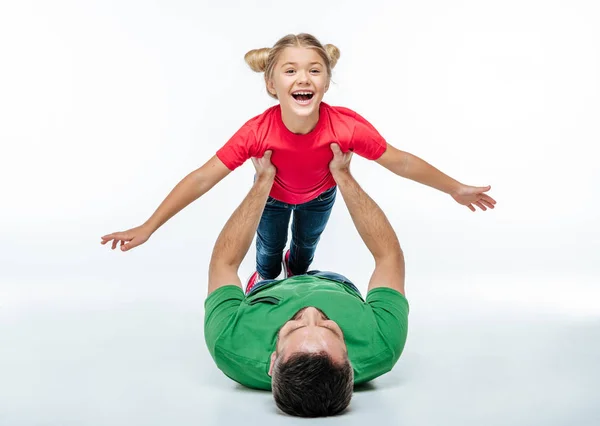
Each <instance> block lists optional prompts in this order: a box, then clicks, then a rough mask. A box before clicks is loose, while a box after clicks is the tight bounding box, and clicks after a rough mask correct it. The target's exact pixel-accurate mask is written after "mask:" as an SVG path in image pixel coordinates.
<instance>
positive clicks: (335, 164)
mask: <svg viewBox="0 0 600 426" xmlns="http://www.w3.org/2000/svg"><path fill="white" fill-rule="evenodd" d="M329 146H330V148H331V151H332V152H333V159H332V160H331V162H330V163H329V170H330V171H331V173H332V174H335V173H340V172H342V173H343V172H350V160H352V151H348V152H342V150H341V149H340V146H339V145H338V144H337V143H332V144H330V145H329Z"/></svg>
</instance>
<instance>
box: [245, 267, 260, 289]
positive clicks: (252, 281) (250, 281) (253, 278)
mask: <svg viewBox="0 0 600 426" xmlns="http://www.w3.org/2000/svg"><path fill="white" fill-rule="evenodd" d="M263 280H264V278H263V277H261V276H260V274H259V273H258V271H254V273H253V274H252V275H250V278H248V282H247V283H246V294H248V293H250V290H252V287H254V285H255V284H256V283H257V282H260V281H263Z"/></svg>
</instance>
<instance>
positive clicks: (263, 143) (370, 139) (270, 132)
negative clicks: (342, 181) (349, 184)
mask: <svg viewBox="0 0 600 426" xmlns="http://www.w3.org/2000/svg"><path fill="white" fill-rule="evenodd" d="M332 142H335V143H337V144H338V145H339V146H340V148H341V149H342V151H343V152H347V151H349V150H350V151H353V152H355V153H356V154H358V155H360V156H361V157H365V158H367V159H369V160H376V159H378V158H379V157H381V155H382V154H383V153H384V152H385V149H386V146H387V143H386V141H385V139H383V137H382V136H381V135H380V134H379V133H378V132H377V130H375V128H374V127H373V126H372V125H371V124H370V123H369V122H368V121H367V120H365V119H364V118H363V117H361V116H360V115H358V114H357V113H356V112H354V111H352V110H349V109H347V108H342V107H332V106H329V105H327V104H326V103H324V102H321V105H320V108H319V121H318V123H317V125H316V127H315V128H314V129H313V130H312V131H311V132H310V133H308V134H306V135H299V134H295V133H292V132H290V131H289V130H288V129H287V127H285V125H284V124H283V120H282V118H281V108H280V106H279V105H276V106H273V107H271V108H269V109H267V110H266V111H265V112H264V113H262V114H261V115H259V116H256V117H254V118H252V119H251V120H249V121H248V122H247V123H246V124H244V125H243V126H242V128H241V129H240V130H238V131H237V132H236V134H235V135H233V137H232V138H231V139H229V141H228V142H227V143H226V144H225V145H224V146H223V147H222V148H221V149H219V150H218V151H217V157H218V158H219V159H220V160H221V161H222V162H223V164H225V166H227V168H228V169H230V170H234V169H236V168H237V167H239V166H241V165H242V164H243V163H244V162H245V161H246V160H248V159H249V158H250V157H262V156H263V155H264V152H265V151H267V150H269V149H270V150H272V151H273V154H272V155H271V162H272V163H273V165H275V167H276V168H277V175H276V176H275V182H274V183H273V188H272V189H271V194H270V195H271V197H273V198H275V199H277V200H280V201H283V202H284V203H289V204H302V203H306V202H307V201H310V200H313V199H315V198H316V197H317V196H319V194H321V193H322V192H323V191H326V190H327V189H329V188H331V187H333V186H335V180H334V179H333V176H332V175H331V172H330V171H329V162H330V161H331V159H332V158H333V153H332V152H331V148H330V147H329V144H330V143H332Z"/></svg>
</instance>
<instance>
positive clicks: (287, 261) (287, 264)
mask: <svg viewBox="0 0 600 426" xmlns="http://www.w3.org/2000/svg"><path fill="white" fill-rule="evenodd" d="M283 270H284V272H285V278H289V277H293V276H294V274H292V271H291V269H290V250H289V249H288V251H286V252H285V256H283Z"/></svg>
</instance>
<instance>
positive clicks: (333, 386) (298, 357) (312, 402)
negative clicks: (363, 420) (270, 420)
mask: <svg viewBox="0 0 600 426" xmlns="http://www.w3.org/2000/svg"><path fill="white" fill-rule="evenodd" d="M271 386H272V388H273V396H274V397H275V403H276V404H277V406H278V407H279V409H280V410H281V411H283V412H285V413H287V414H290V415H292V416H299V417H322V416H333V415H336V414H339V413H341V412H342V411H344V410H345V409H346V407H348V404H350V399H352V391H353V386H354V373H353V371H352V366H351V365H350V361H349V359H348V358H347V357H346V359H345V360H344V362H343V363H342V364H336V363H334V362H333V360H332V359H331V357H330V356H329V355H328V354H327V352H319V353H295V354H293V355H291V356H290V357H289V358H288V360H287V361H284V362H276V363H275V365H274V367H273V379H272V385H271Z"/></svg>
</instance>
